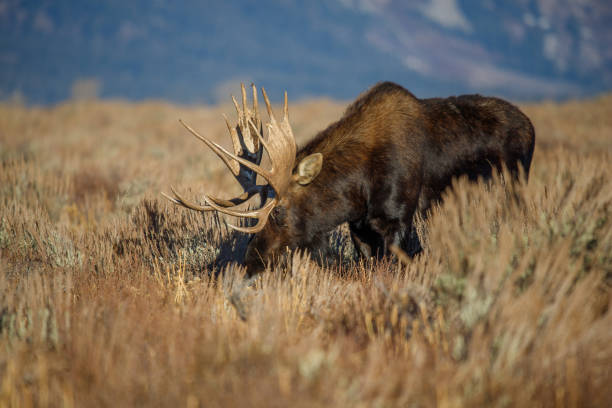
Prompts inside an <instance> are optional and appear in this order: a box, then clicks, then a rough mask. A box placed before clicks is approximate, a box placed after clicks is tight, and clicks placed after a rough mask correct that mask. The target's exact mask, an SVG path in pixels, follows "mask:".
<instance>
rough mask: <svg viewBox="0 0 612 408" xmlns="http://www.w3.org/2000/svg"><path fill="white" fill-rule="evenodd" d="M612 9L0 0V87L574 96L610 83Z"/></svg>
mask: <svg viewBox="0 0 612 408" xmlns="http://www.w3.org/2000/svg"><path fill="white" fill-rule="evenodd" d="M611 17H612V3H610V2H607V1H601V0H600V1H581V2H577V1H570V0H529V1H528V0H517V1H514V2H503V3H502V2H494V1H491V0H481V1H471V2H468V1H458V0H417V1H410V2H404V1H396V0H333V1H319V0H313V1H309V2H299V1H295V0H278V1H272V0H261V1H258V2H248V1H236V0H227V1H223V2H211V1H195V0H185V1H182V2H180V3H179V2H168V1H161V0H157V1H155V0H154V1H143V0H132V1H130V2H125V1H123V2H120V1H117V0H108V1H105V2H95V1H90V0H84V1H80V2H74V1H68V0H42V1H19V0H0V99H7V98H9V97H11V95H23V98H24V99H25V100H26V101H27V102H28V103H35V104H50V103H56V102H58V101H62V100H65V99H67V98H70V97H72V96H74V95H73V93H74V89H75V82H76V83H77V84H82V83H83V81H90V82H91V83H94V82H95V83H96V84H97V87H91V89H94V90H96V92H99V95H98V96H99V97H103V98H125V99H129V100H142V99H149V98H156V99H160V98H161V99H168V100H171V101H174V102H181V103H216V102H218V101H219V100H224V101H225V100H226V98H227V93H226V92H227V91H228V90H231V89H235V84H237V83H238V82H240V81H254V82H255V83H256V84H258V85H263V86H265V87H266V88H267V89H268V90H269V91H270V93H271V94H272V95H274V96H275V97H276V99H279V98H280V95H281V92H282V90H284V89H286V90H287V91H288V92H289V94H290V97H291V98H292V99H302V98H308V97H314V96H329V97H333V98H338V99H352V98H354V97H355V96H356V95H357V94H358V93H359V92H361V91H363V90H364V89H366V88H367V87H368V86H370V85H372V84H373V83H375V82H378V81H381V80H392V81H396V82H398V83H400V84H402V85H403V86H405V87H406V88H408V89H410V90H411V91H412V92H414V93H415V94H416V95H417V96H419V97H429V96H436V95H440V96H444V95H450V94H458V93H483V94H494V95H499V96H503V97H508V98H512V99H516V100H539V99H550V98H552V99H563V98H568V97H582V96H588V95H592V94H597V93H601V92H604V91H608V90H610V89H612V47H610V46H609V45H610V44H612V24H611V23H612V18H611ZM79 81H80V82H79ZM76 88H77V89H82V86H81V87H80V88H79V87H78V86H76Z"/></svg>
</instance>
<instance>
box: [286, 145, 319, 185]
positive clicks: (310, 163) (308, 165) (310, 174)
mask: <svg viewBox="0 0 612 408" xmlns="http://www.w3.org/2000/svg"><path fill="white" fill-rule="evenodd" d="M321 166H323V155H322V154H321V153H313V154H311V155H308V156H306V157H304V158H303V159H302V161H301V162H300V164H298V168H297V174H296V175H294V176H293V179H294V180H295V181H297V182H298V183H299V184H300V185H302V186H305V185H307V184H310V183H311V182H312V180H314V179H315V177H317V175H318V174H319V172H320V171H321Z"/></svg>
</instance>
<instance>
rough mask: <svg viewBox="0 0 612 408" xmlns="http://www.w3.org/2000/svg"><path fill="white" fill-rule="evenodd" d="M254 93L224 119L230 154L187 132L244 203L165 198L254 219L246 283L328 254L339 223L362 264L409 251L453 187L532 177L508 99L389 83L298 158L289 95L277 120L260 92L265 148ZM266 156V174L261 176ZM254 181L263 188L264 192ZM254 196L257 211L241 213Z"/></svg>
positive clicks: (528, 150) (525, 134)
mask: <svg viewBox="0 0 612 408" xmlns="http://www.w3.org/2000/svg"><path fill="white" fill-rule="evenodd" d="M252 88H253V107H252V110H250V109H249V108H248V107H247V97H246V92H245V88H244V85H242V108H240V106H239V104H238V103H237V101H236V100H235V99H233V101H234V105H235V106H236V111H237V113H238V123H237V124H236V125H231V124H230V123H229V121H227V118H226V123H227V126H228V130H229V133H230V135H231V138H232V142H233V148H234V153H231V152H229V151H228V150H226V149H224V148H223V147H222V146H220V145H218V144H217V143H215V142H213V141H211V140H209V139H207V138H206V137H204V136H201V135H200V134H199V133H198V132H196V131H195V130H193V129H192V128H191V127H189V126H188V125H186V124H184V123H183V122H181V123H182V124H183V125H184V126H185V127H186V128H187V129H188V130H189V131H190V132H191V133H192V134H193V135H194V136H196V137H197V138H198V139H200V140H201V141H203V142H204V143H205V144H206V145H208V146H209V147H210V148H211V149H212V150H213V151H214V152H215V153H216V154H217V155H218V156H219V157H220V158H221V159H222V160H223V161H224V163H225V164H226V165H227V167H228V168H229V169H230V171H231V172H232V173H233V175H234V176H235V178H236V179H237V180H238V182H239V183H240V185H241V186H242V188H243V189H244V193H243V194H242V195H240V196H238V197H235V198H233V199H230V200H224V199H219V198H215V197H211V196H204V201H205V205H198V204H195V203H192V202H189V201H187V200H186V199H185V198H184V197H183V196H182V195H181V194H179V193H178V192H177V191H176V190H175V189H174V188H172V191H173V194H174V197H171V196H168V195H165V194H164V195H165V196H166V197H167V198H168V199H170V200H171V201H172V202H174V203H175V204H179V205H182V206H184V207H187V208H190V209H192V210H197V211H218V212H220V213H223V214H228V215H231V216H235V217H243V218H247V219H253V220H254V221H251V222H250V223H246V225H245V226H233V225H230V226H231V227H232V228H234V229H236V230H238V231H242V232H245V233H249V234H254V235H253V236H252V238H251V240H250V242H249V245H248V248H247V251H246V255H245V264H246V267H247V274H248V275H249V276H252V275H254V274H256V273H258V272H261V271H263V270H265V267H266V265H267V264H268V262H269V261H270V260H272V259H273V258H274V257H275V256H278V255H279V254H281V253H283V252H284V251H285V250H286V248H290V249H296V248H301V249H307V250H309V251H310V252H312V253H317V252H318V251H323V250H324V248H325V247H326V246H327V245H328V244H327V242H328V241H327V233H328V232H330V231H331V230H333V229H334V228H335V227H337V226H339V225H341V224H342V223H344V222H348V224H349V228H350V232H351V236H352V239H353V242H354V243H355V246H356V248H357V249H358V250H359V252H360V253H361V254H362V255H363V256H366V257H371V256H376V257H381V256H385V255H387V254H389V252H390V248H392V246H394V245H395V246H398V247H399V248H401V249H403V250H405V251H409V247H410V242H409V241H410V239H411V238H410V237H411V235H412V236H415V234H414V233H413V228H414V227H413V216H414V215H415V212H417V211H418V212H419V213H424V212H426V211H427V210H428V209H429V208H430V206H431V205H432V203H434V202H436V201H439V200H440V198H441V193H442V192H443V191H444V190H445V189H446V188H447V187H448V186H450V184H451V180H452V179H453V177H458V176H462V175H465V176H467V177H468V178H469V179H470V180H476V179H478V178H479V177H483V178H485V179H486V178H489V177H490V176H491V173H492V171H494V170H501V168H502V167H504V166H505V167H506V168H507V169H508V170H509V172H510V174H512V176H513V178H514V179H517V178H519V177H520V174H524V176H525V177H527V176H528V174H529V167H530V164H531V158H532V155H533V149H534V143H535V132H534V128H533V126H532V124H531V122H530V120H529V119H528V118H527V116H525V115H524V114H523V113H522V112H521V111H520V110H519V109H518V108H517V107H515V106H514V105H512V104H510V103H508V102H506V101H504V100H502V99H498V98H492V97H483V96H480V95H462V96H457V97H449V98H432V99H418V98H416V97H415V96H414V95H413V94H412V93H410V92H409V91H408V90H406V89H404V88H403V87H401V86H399V85H397V84H394V83H391V82H383V83H379V84H376V85H374V86H373V87H372V88H370V89H369V90H367V91H366V92H364V93H363V94H362V95H360V96H359V97H358V98H357V100H356V101H355V102H353V103H352V104H351V105H350V106H349V107H348V108H347V109H346V111H345V113H344V115H343V116H342V118H340V120H338V121H337V122H335V123H332V124H331V125H329V126H328V127H327V129H325V130H323V131H321V132H320V133H319V134H317V135H316V136H315V137H314V138H313V139H312V140H311V141H310V142H308V143H307V144H306V145H305V146H304V147H302V148H301V149H299V150H297V148H296V143H295V139H294V136H293V132H292V129H291V126H290V124H289V118H288V107H287V93H285V103H284V115H283V119H282V121H280V122H279V121H278V120H277V119H276V118H275V116H274V114H273V112H272V108H271V106H270V101H269V100H268V96H267V95H266V92H265V90H264V89H263V88H262V94H263V97H264V100H265V103H266V107H267V111H268V116H269V118H270V120H269V123H268V124H267V125H266V128H267V129H268V132H267V133H268V136H267V138H265V137H264V131H263V130H264V126H263V125H262V121H261V119H260V116H259V112H258V105H257V90H256V88H255V86H252ZM264 149H265V150H266V151H267V152H268V155H269V158H270V163H271V166H270V168H269V169H267V168H263V167H261V166H260V163H261V159H262V155H263V150H264ZM520 167H522V172H521V170H520ZM257 175H260V176H261V177H263V179H264V180H265V181H266V184H263V185H258V184H257V183H256V180H257ZM255 195H258V196H259V197H260V206H259V208H257V209H247V210H244V209H239V208H237V206H238V205H240V204H242V203H245V202H247V201H248V200H249V199H251V197H253V196H255Z"/></svg>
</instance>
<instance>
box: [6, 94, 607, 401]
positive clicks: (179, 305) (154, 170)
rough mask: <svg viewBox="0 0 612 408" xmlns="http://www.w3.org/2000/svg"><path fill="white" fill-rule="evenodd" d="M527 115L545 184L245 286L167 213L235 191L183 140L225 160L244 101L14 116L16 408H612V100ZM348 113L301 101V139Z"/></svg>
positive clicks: (9, 251) (9, 351)
mask: <svg viewBox="0 0 612 408" xmlns="http://www.w3.org/2000/svg"><path fill="white" fill-rule="evenodd" d="M523 109H524V111H525V112H526V113H527V114H528V116H530V117H531V118H532V120H533V122H534V125H535V128H536V132H537V146H536V152H535V155H534V161H533V166H532V171H531V176H530V180H529V183H528V185H521V186H516V187H514V188H511V189H510V190H508V189H504V188H502V187H501V186H500V184H499V183H497V184H496V183H494V184H493V185H491V186H483V185H470V184H467V183H466V182H465V180H459V181H458V182H457V183H456V188H455V190H454V192H452V193H449V194H448V195H447V197H446V199H445V202H444V204H443V205H442V206H440V207H439V208H437V209H436V210H435V212H434V214H433V216H432V217H431V218H430V219H429V221H428V223H427V225H426V228H425V231H426V237H425V238H426V239H425V243H426V245H425V251H424V253H423V254H422V255H420V256H419V257H417V258H415V259H414V260H412V261H411V262H409V263H407V264H403V263H399V264H398V263H396V262H392V261H382V262H378V263H374V264H372V263H369V262H364V261H359V262H356V263H355V262H352V263H351V261H350V258H351V247H350V243H349V242H348V241H347V239H346V234H345V232H343V231H339V232H338V233H337V234H336V235H335V237H334V239H333V241H334V245H335V246H336V247H338V250H339V251H341V252H343V253H344V255H345V262H343V263H340V264H338V265H332V266H329V267H321V266H318V265H316V264H313V263H312V262H310V261H309V260H308V259H307V258H306V257H304V256H303V254H299V253H298V254H294V256H293V259H292V260H291V262H290V265H288V266H287V267H285V268H280V267H279V268H277V269H276V270H274V271H272V272H268V273H266V274H264V275H263V276H262V277H261V278H260V279H259V280H257V281H255V282H254V284H253V285H252V286H247V285H246V284H245V282H244V281H243V280H242V270H241V268H240V267H238V266H236V265H235V264H233V263H232V261H233V260H235V259H239V257H240V254H241V251H243V250H244V246H245V243H246V241H245V238H244V237H243V236H242V235H237V234H234V233H232V232H230V231H229V230H228V229H227V227H226V226H225V224H224V221H223V220H222V219H219V218H217V217H215V216H209V215H206V216H203V215H201V214H197V213H193V212H190V211H187V210H184V209H181V208H176V207H174V206H172V205H170V204H168V203H167V202H166V201H165V200H163V198H161V197H160V195H159V191H161V190H165V191H168V186H169V185H170V184H176V185H177V187H179V188H181V189H183V190H188V188H191V190H192V191H191V193H190V194H191V196H192V197H195V196H196V195H197V194H201V193H202V192H203V191H204V189H205V187H206V188H207V191H208V192H210V193H222V194H229V193H232V192H236V191H237V190H231V191H227V190H228V189H227V186H228V185H230V184H231V185H234V184H235V183H233V182H232V181H231V176H229V175H228V173H227V172H226V171H225V170H224V168H223V165H222V164H221V162H220V160H218V159H216V158H215V157H214V155H213V154H212V153H210V152H207V151H206V149H204V147H203V146H201V145H200V144H199V142H198V141H197V140H195V139H193V138H191V137H190V136H188V135H187V134H186V132H185V131H184V130H183V129H182V128H181V127H180V125H179V124H178V122H177V119H178V118H179V117H180V118H183V119H184V120H186V121H187V122H188V123H190V124H192V125H193V126H194V127H195V128H196V129H199V130H202V131H205V132H206V133H207V134H208V135H210V136H211V137H213V138H214V139H217V140H222V141H223V142H224V143H226V144H227V142H228V140H227V136H226V135H225V131H226V130H225V125H224V123H223V121H222V119H221V116H220V114H221V112H225V113H228V114H230V113H231V109H230V106H229V105H225V106H221V107H197V108H195V107H180V106H173V105H168V104H164V103H156V102H150V103H142V104H129V103H123V102H84V103H67V104H64V105H60V106H57V107H53V108H49V109H41V108H22V107H14V106H1V107H0V163H1V168H0V406H32V405H38V406H151V405H153V406H187V407H196V406H266V407H269V406H279V407H281V406H282V407H285V406H305V407H306V406H307V407H312V406H350V407H353V406H415V407H417V406H434V405H436V406H441V407H454V406H496V407H497V406H499V407H507V406H518V407H524V406H543V407H549V406H551V407H552V406H559V407H566V406H568V407H587V406H599V407H604V406H611V405H612V387H610V384H611V383H612V372H611V370H612V312H611V311H610V303H611V292H610V291H611V285H612V218H611V215H612V214H611V211H612V181H611V180H612V177H610V174H612V164H611V163H612V160H611V159H612V152H611V149H612V95H606V96H602V97H600V98H597V99H593V100H588V101H580V102H570V103H565V104H562V105H558V104H553V103H545V104H538V105H526V106H523ZM342 110H343V106H342V105H341V104H338V103H334V102H328V101H319V102H316V101H315V102H304V103H300V104H295V105H294V106H293V107H292V111H291V115H292V123H293V125H294V130H295V133H296V135H297V136H298V142H299V141H302V142H303V141H304V140H305V139H306V138H308V137H310V136H312V135H313V134H314V133H315V132H316V131H317V130H319V129H322V128H324V127H325V125H326V124H327V123H329V122H331V121H332V120H334V119H335V118H337V117H339V116H340V113H341V112H342ZM232 183H233V184H232ZM232 188H235V189H237V186H234V187H232Z"/></svg>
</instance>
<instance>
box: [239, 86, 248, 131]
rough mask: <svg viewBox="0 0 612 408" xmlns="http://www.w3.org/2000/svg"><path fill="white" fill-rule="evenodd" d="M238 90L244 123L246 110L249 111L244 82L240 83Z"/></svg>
mask: <svg viewBox="0 0 612 408" xmlns="http://www.w3.org/2000/svg"><path fill="white" fill-rule="evenodd" d="M240 92H241V93H242V114H243V117H244V119H245V121H244V122H245V124H246V117H247V112H248V111H249V108H248V107H247V96H246V89H245V87H244V83H241V84H240Z"/></svg>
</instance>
